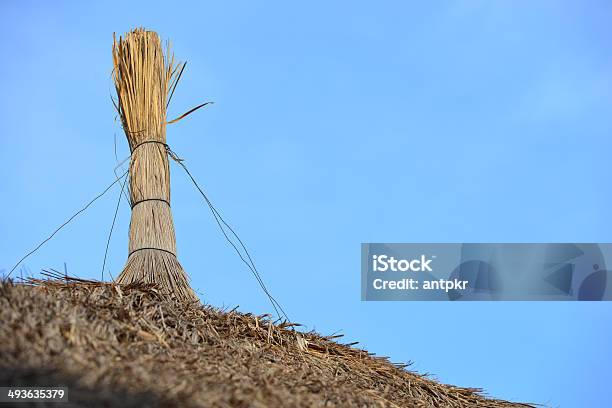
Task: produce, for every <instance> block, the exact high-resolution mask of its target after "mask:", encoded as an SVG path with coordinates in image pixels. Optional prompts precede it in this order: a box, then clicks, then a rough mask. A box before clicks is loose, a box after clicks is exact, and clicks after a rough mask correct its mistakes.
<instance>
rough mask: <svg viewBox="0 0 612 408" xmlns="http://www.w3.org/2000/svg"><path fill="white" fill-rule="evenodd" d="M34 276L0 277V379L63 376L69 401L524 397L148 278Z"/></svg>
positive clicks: (369, 403) (337, 402)
mask: <svg viewBox="0 0 612 408" xmlns="http://www.w3.org/2000/svg"><path fill="white" fill-rule="evenodd" d="M31 283H32V284H30V285H24V284H20V285H14V284H12V283H9V282H4V283H2V284H0V321H2V322H3V324H2V325H0V342H1V344H2V347H0V361H1V363H0V364H1V367H0V384H2V385H8V384H10V385H26V384H40V385H43V384H44V385H50V384H55V385H60V384H67V385H68V386H70V392H69V398H70V400H71V404H70V406H72V407H76V406H86V407H102V406H117V407H147V406H155V407H280V406H283V407H285V406H286V407H520V406H527V405H522V404H513V403H509V402H504V401H498V400H492V399H487V398H485V397H483V396H482V395H481V394H480V393H479V391H478V390H475V389H467V388H461V387H454V386H449V385H443V384H440V383H438V382H436V381H433V380H431V379H429V378H426V377H423V376H420V375H418V374H415V373H411V372H409V371H406V370H405V369H404V368H402V367H399V366H396V365H394V364H391V363H390V362H389V361H388V360H387V359H385V358H378V357H375V356H372V355H371V354H369V353H368V352H366V351H364V350H360V349H356V348H353V347H350V346H349V345H342V344H339V343H337V342H336V341H335V340H333V339H331V338H329V337H323V336H321V335H319V334H317V333H314V332H309V333H299V332H297V331H294V330H293V329H292V328H291V325H288V324H281V325H275V324H273V323H272V322H271V321H270V320H269V319H268V318H267V317H266V316H253V315H251V314H243V313H239V312H237V311H230V312H223V311H219V310H217V309H214V308H212V307H209V306H201V305H194V304H191V305H190V304H187V303H182V302H177V301H175V300H174V299H170V298H168V296H166V295H162V294H161V293H160V292H159V291H158V290H157V289H156V288H155V287H154V286H153V285H142V284H140V285H136V284H133V285H123V286H121V285H117V284H105V283H99V282H90V281H68V282H60V281H31Z"/></svg>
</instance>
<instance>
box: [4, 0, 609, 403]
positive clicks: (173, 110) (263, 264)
mask: <svg viewBox="0 0 612 408" xmlns="http://www.w3.org/2000/svg"><path fill="white" fill-rule="evenodd" d="M82 3H85V2H57V3H56V4H53V5H51V4H50V3H46V2H27V1H24V2H17V1H5V2H2V4H1V5H0V19H1V22H2V24H0V36H1V38H2V41H1V42H0V47H1V48H0V50H1V51H2V55H3V59H4V63H3V64H1V65H0V83H1V85H2V89H3V92H2V94H1V95H0V110H1V111H2V113H3V120H2V121H0V135H1V136H0V137H2V142H3V143H2V145H3V146H4V148H3V149H1V150H0V160H1V163H2V169H3V170H2V171H3V173H2V183H0V196H1V197H2V200H3V204H2V205H3V211H0V231H1V232H2V241H1V242H2V245H0V269H2V268H4V269H6V270H8V269H10V268H11V267H12V265H13V263H14V262H15V261H16V260H17V259H18V258H19V257H20V256H21V255H22V254H24V253H25V252H26V251H27V250H29V249H31V248H32V247H33V246H34V245H35V244H36V243H37V242H39V241H40V240H41V239H42V238H44V237H45V236H46V235H47V234H48V233H49V232H50V231H52V230H53V229H54V228H55V227H56V226H57V225H59V224H60V223H61V222H62V221H63V220H64V219H66V218H67V217H68V216H70V215H71V214H72V213H73V212H74V211H76V210H77V209H79V208H80V206H82V205H83V204H84V203H85V202H87V201H88V200H89V199H90V198H92V197H93V196H95V195H96V194H97V193H98V192H100V191H101V190H102V189H103V188H104V187H105V186H106V185H107V184H108V183H109V182H111V181H112V179H113V171H112V170H113V168H114V167H115V165H116V160H115V156H114V152H113V150H114V149H113V145H114V143H113V140H114V136H115V135H116V137H117V140H118V150H119V156H120V159H122V158H124V157H126V156H127V155H128V154H129V152H128V149H127V146H126V143H125V136H124V135H123V134H122V132H121V129H120V127H119V126H118V124H117V123H116V122H115V113H114V111H113V106H112V104H111V101H110V95H111V94H112V92H113V88H112V82H111V78H110V73H111V65H112V61H111V44H112V33H113V32H117V33H123V32H125V31H127V30H129V29H131V28H132V27H135V26H145V27H147V28H150V29H153V30H156V31H158V32H159V33H160V35H162V37H163V38H169V39H171V40H172V42H173V44H174V51H175V54H176V56H177V58H178V59H180V60H187V61H188V65H187V70H186V72H185V74H184V75H183V78H182V81H181V82H182V83H181V84H180V85H179V87H178V89H177V92H176V93H175V96H174V98H173V102H172V106H171V107H170V113H169V116H172V117H173V116H177V115H178V114H181V113H183V112H184V111H186V110H188V109H189V108H191V107H193V106H195V105H197V104H199V103H201V102H203V101H208V100H212V101H215V105H212V106H210V107H207V108H205V109H203V110H200V111H198V112H197V113H194V114H193V115H191V116H190V117H189V118H187V119H185V120H183V121H181V122H179V123H177V124H174V125H171V126H170V127H169V129H168V142H169V143H170V145H171V146H172V148H173V149H174V150H175V151H176V152H177V153H178V154H179V155H180V156H181V157H183V158H184V159H185V160H186V164H187V165H188V166H189V168H190V169H191V171H192V172H193V173H194V175H195V176H196V177H197V178H198V180H200V182H201V183H202V184H203V185H204V187H205V189H206V191H207V192H208V194H209V196H210V198H211V199H212V200H213V202H214V203H215V204H216V205H217V206H218V208H219V209H220V211H221V213H222V214H223V215H224V217H225V218H226V219H227V220H228V221H229V222H230V223H231V225H233V226H234V227H236V229H237V230H238V232H239V233H240V235H241V237H242V238H243V239H244V241H245V242H246V243H247V245H248V247H249V249H250V250H251V252H252V254H253V255H254V257H255V261H256V263H257V264H258V266H259V268H260V270H261V272H262V274H263V276H264V279H265V280H266V282H267V283H268V286H269V288H270V290H271V291H272V292H273V294H274V295H275V296H276V297H277V299H278V300H279V301H280V302H281V303H282V304H283V306H284V307H285V309H286V310H287V312H288V314H289V315H290V317H291V318H292V319H293V320H295V321H298V322H301V323H303V324H305V325H307V327H308V328H314V329H316V330H318V331H320V332H322V333H323V334H331V333H333V332H336V331H338V330H341V331H342V333H344V334H345V335H346V339H347V341H360V342H361V343H360V344H361V345H362V346H363V347H365V348H367V349H368V350H370V351H373V352H376V353H378V354H381V355H388V356H390V357H391V358H392V360H394V361H407V360H411V361H414V365H413V368H414V369H416V370H418V371H420V372H428V373H432V374H434V375H435V376H436V378H438V379H440V380H441V381H444V382H448V383H453V384H457V385H463V386H470V387H482V388H484V389H485V390H486V391H487V392H488V393H489V394H490V395H493V396H496V397H500V398H509V399H515V400H522V401H531V402H538V403H544V404H548V405H550V406H555V407H556V406H561V407H586V406H588V407H604V406H610V405H612V397H610V395H609V392H608V390H607V389H608V386H609V378H611V377H612V372H611V371H612V369H611V367H612V355H611V353H610V350H609V347H610V346H609V345H610V344H611V343H612V305H611V304H609V303H580V304H578V303H552V302H551V303H544V302H541V303H535V302H532V303H529V302H525V303H523V302H508V303H505V302H499V303H487V302H479V303H431V302H430V303H417V302H404V303H401V302H389V303H365V302H361V301H360V288H359V285H360V276H359V273H360V268H359V262H360V256H359V251H360V243H361V242H611V241H612V228H611V227H612V222H611V221H610V217H609V215H608V214H609V208H608V204H609V203H610V198H611V189H610V187H609V186H610V170H609V152H610V151H612V138H611V137H610V132H611V131H612V120H611V118H612V42H611V41H610V38H611V34H612V32H611V28H610V27H611V26H610V20H611V18H612V7H611V6H610V4H609V3H606V2H603V1H602V2H596V1H583V2H569V1H566V2H564V1H555V2H551V1H539V2H527V1H522V2H510V1H496V2H485V1H459V2H445V1H442V2H420V3H417V2H412V3H405V2H381V3H378V4H376V5H375V4H374V3H372V2H334V3H331V2H308V3H302V4H295V3H294V4H289V3H287V2H266V3H265V4H259V3H258V4H256V3H255V2H246V1H245V2H231V3H229V2H225V3H220V2H198V3H189V4H174V3H172V4H171V3H168V2H151V1H147V2H129V3H128V4H125V3H122V4H121V5H120V6H119V5H118V4H117V3H112V2H107V3H103V2H99V3H97V4H96V5H92V4H82ZM172 177H173V179H172V188H173V190H172V201H173V202H172V204H173V212H174V217H175V224H176V230H177V240H178V248H179V258H180V260H181V262H182V263H183V265H184V267H185V269H186V270H187V271H188V273H189V274H190V275H191V278H192V284H193V286H194V287H195V288H196V289H197V290H198V291H200V292H201V293H202V299H203V300H204V301H206V302H208V303H212V304H214V305H217V306H228V307H233V306H235V305H240V308H241V310H244V311H251V312H256V313H263V312H266V311H270V306H269V305H268V304H267V303H266V299H265V297H264V296H263V295H262V293H261V291H260V290H259V288H258V287H257V284H256V282H255V280H254V279H253V278H252V277H251V276H250V274H249V271H248V270H247V269H246V268H245V267H244V266H243V265H242V264H241V263H240V260H239V259H238V258H237V257H236V256H235V254H234V253H233V252H232V249H231V248H230V247H228V246H227V245H226V244H225V243H224V241H223V238H222V236H221V235H220V233H219V232H218V230H217V229H216V226H215V224H214V221H213V220H212V219H211V217H210V215H209V213H208V212H207V210H206V209H205V208H204V207H203V206H202V202H201V199H200V197H199V196H198V195H197V193H196V192H195V191H194V189H193V187H192V186H191V185H190V184H189V181H188V179H187V178H186V177H185V175H184V174H183V173H182V172H181V170H180V168H178V167H176V166H175V167H173V168H172ZM117 195H118V190H113V191H112V193H109V195H108V196H105V197H104V199H103V200H101V201H99V202H97V203H96V204H95V206H94V207H92V208H91V209H90V210H89V211H88V212H87V213H86V214H84V215H83V216H82V217H80V218H79V219H78V220H77V221H75V222H74V223H73V224H71V225H70V227H69V228H67V229H65V230H63V231H62V232H60V233H59V234H58V235H57V237H56V238H55V239H54V240H53V241H51V242H50V243H49V244H48V245H47V246H45V247H44V248H43V249H41V250H40V251H39V252H37V253H36V255H35V256H33V257H31V258H30V259H28V260H27V261H26V265H27V267H28V268H29V270H30V271H31V272H32V273H34V274H36V273H38V272H39V271H40V269H41V268H48V267H52V268H58V269H59V268H62V267H63V263H64V262H66V263H67V265H68V270H69V272H70V273H72V274H76V275H78V276H81V277H91V278H98V277H99V276H100V269H101V265H102V257H103V254H104V246H105V243H106V239H107V234H108V229H109V227H110V223H111V221H112V215H113V211H114V207H115V205H116V200H117ZM128 223H129V207H128V206H127V205H126V204H125V203H123V204H122V206H121V211H120V213H119V217H118V220H117V226H116V231H115V234H114V236H113V240H112V242H111V247H110V249H111V252H110V258H109V268H110V271H111V273H113V274H114V275H115V276H116V275H117V274H118V273H119V272H120V270H121V267H122V265H123V263H124V261H125V258H126V255H127V228H128Z"/></svg>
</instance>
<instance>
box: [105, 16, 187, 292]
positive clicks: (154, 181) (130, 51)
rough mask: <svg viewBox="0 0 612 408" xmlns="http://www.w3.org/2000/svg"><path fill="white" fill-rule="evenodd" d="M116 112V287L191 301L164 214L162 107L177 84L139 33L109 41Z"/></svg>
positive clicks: (172, 70)
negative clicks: (120, 251) (121, 250)
mask: <svg viewBox="0 0 612 408" xmlns="http://www.w3.org/2000/svg"><path fill="white" fill-rule="evenodd" d="M113 65H114V70H113V79H114V82H115V89H116V90H117V104H116V107H117V111H118V112H119V116H120V118H121V122H122V125H123V129H124V131H125V135H126V137H127V140H128V143H129V146H130V151H131V154H132V156H131V160H130V173H129V174H130V183H129V191H130V199H131V205H132V218H131V221H130V234H129V255H128V260H127V263H126V265H125V267H124V269H123V271H122V272H121V274H120V275H119V277H118V279H117V281H118V282H119V283H133V282H143V283H155V284H157V285H158V287H159V288H161V289H162V290H164V291H167V292H168V293H169V294H173V295H175V296H176V297H177V298H179V299H181V300H187V301H193V300H196V299H197V297H196V296H195V294H194V292H193V290H192V289H191V287H190V286H189V282H188V277H187V274H186V273H185V271H184V270H183V267H182V266H181V264H180V263H179V261H178V259H177V258H176V238H175V234H174V223H173V221H172V213H171V210H170V167H169V162H168V153H167V151H166V107H167V105H168V102H169V93H170V90H171V89H173V87H174V86H175V85H176V82H177V81H178V79H179V76H180V74H179V72H180V69H179V68H180V67H181V64H175V62H174V56H173V55H172V54H171V53H170V47H169V46H168V47H167V51H166V55H165V56H164V52H163V50H162V45H161V41H160V39H159V36H158V35H157V34H156V33H155V32H152V31H146V30H144V29H142V28H139V29H135V30H133V31H131V32H129V33H127V34H126V35H125V38H123V37H119V40H117V39H116V38H115V39H114V40H113Z"/></svg>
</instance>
